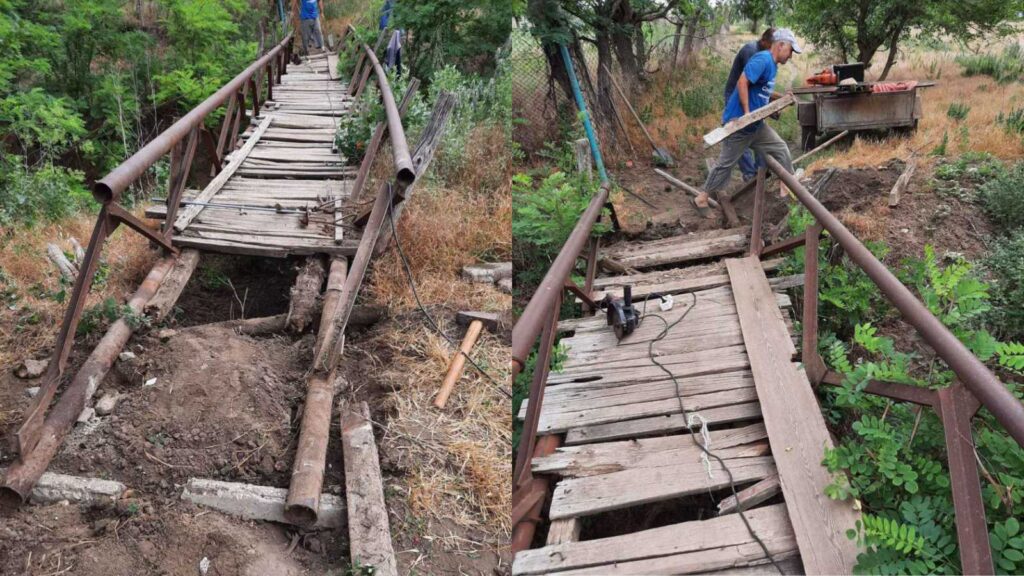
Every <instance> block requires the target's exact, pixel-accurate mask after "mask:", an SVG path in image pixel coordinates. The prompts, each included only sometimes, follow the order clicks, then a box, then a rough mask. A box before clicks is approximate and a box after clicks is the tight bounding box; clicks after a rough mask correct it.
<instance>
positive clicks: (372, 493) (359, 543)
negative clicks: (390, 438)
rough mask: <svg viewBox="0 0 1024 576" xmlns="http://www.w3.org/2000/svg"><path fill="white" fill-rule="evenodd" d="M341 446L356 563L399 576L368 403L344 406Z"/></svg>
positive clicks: (349, 521) (385, 575)
mask: <svg viewBox="0 0 1024 576" xmlns="http://www.w3.org/2000/svg"><path fill="white" fill-rule="evenodd" d="M341 448H342V452H343V455H344V460H345V500H346V504H347V505H348V507H347V510H348V535H349V547H350V549H351V555H350V557H351V558H352V563H353V565H356V564H357V563H358V565H359V566H366V567H373V573H374V574H380V575H381V576H397V574H398V565H397V563H396V562H395V550H394V548H393V547H392V544H391V530H390V528H389V525H388V508H387V504H386V503H385V502H384V484H383V482H382V481H381V475H380V460H379V458H378V457H377V444H376V442H375V441H374V439H373V426H372V425H371V424H370V409H369V407H368V406H367V405H366V402H360V403H359V405H358V406H342V410H341Z"/></svg>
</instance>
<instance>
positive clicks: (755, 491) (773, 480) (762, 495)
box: [718, 474, 782, 516]
mask: <svg viewBox="0 0 1024 576" xmlns="http://www.w3.org/2000/svg"><path fill="white" fill-rule="evenodd" d="M781 491H782V484H781V483H780V482H779V475H778V474H772V475H771V476H769V477H767V478H765V479H764V480H761V481H760V482H758V483H757V484H754V485H753V486H748V487H747V488H744V489H743V490H740V491H739V492H737V493H736V495H735V496H729V497H728V498H726V499H724V500H722V501H721V502H719V503H718V515H719V516H722V515H724V514H732V513H733V512H736V511H737V510H739V509H740V506H742V507H743V509H744V510H750V509H751V508H753V507H754V506H757V505H758V504H760V503H761V502H764V501H765V500H768V499H769V498H771V497H772V496H775V495H776V494H778V493H779V492H781Z"/></svg>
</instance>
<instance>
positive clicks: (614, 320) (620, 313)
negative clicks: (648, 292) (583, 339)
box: [601, 286, 640, 340]
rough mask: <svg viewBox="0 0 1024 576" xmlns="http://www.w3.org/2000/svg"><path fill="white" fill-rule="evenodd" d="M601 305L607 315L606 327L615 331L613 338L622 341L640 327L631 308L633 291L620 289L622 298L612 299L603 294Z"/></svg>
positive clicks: (624, 288) (609, 295) (627, 288)
mask: <svg viewBox="0 0 1024 576" xmlns="http://www.w3.org/2000/svg"><path fill="white" fill-rule="evenodd" d="M601 305H602V306H604V308H605V310H606V312H607V315H608V325H609V326H611V327H612V330H614V331H615V337H616V338H618V339H619V340H622V339H623V338H625V337H626V336H629V335H630V334H632V333H633V330H636V327H637V326H639V325H640V317H639V316H637V313H636V308H635V307H633V289H632V288H631V287H629V286H623V287H622V298H621V299H620V298H612V295H611V294H605V297H604V299H603V300H601Z"/></svg>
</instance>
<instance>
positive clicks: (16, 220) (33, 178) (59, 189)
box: [0, 155, 92, 228]
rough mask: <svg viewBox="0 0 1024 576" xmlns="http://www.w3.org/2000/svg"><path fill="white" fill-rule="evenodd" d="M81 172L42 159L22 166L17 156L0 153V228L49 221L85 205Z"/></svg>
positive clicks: (86, 196) (86, 193)
mask: <svg viewBox="0 0 1024 576" xmlns="http://www.w3.org/2000/svg"><path fill="white" fill-rule="evenodd" d="M84 181H85V176H84V175H83V174H82V173H81V172H79V171H77V170H69V169H67V168H63V167H60V166H54V165H53V164H49V163H46V164H44V165H43V166H42V167H41V168H33V169H29V168H26V167H25V165H24V159H23V158H22V157H21V156H13V155H9V156H2V157H0V228H6V227H9V226H13V225H15V224H25V225H30V226H31V225H33V224H36V223H39V222H52V221H55V220H59V219H61V218H64V217H66V216H70V215H72V214H74V213H75V212H76V211H78V210H80V209H81V208H83V207H84V206H87V205H89V202H90V201H91V200H92V194H90V193H89V191H88V190H87V189H86V188H85V184H84Z"/></svg>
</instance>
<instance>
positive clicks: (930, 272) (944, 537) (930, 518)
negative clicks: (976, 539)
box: [822, 247, 1024, 574]
mask: <svg viewBox="0 0 1024 576" xmlns="http://www.w3.org/2000/svg"><path fill="white" fill-rule="evenodd" d="M899 276H900V279H901V281H903V282H904V283H905V284H907V285H909V286H911V287H912V288H914V289H915V291H916V292H917V293H918V296H919V297H920V298H921V300H922V301H923V302H924V303H925V305H926V306H927V307H928V309H929V310H930V311H931V312H932V313H933V314H935V315H936V316H937V317H938V318H940V319H941V320H942V322H943V323H944V324H945V325H946V327H947V328H949V329H950V330H951V331H952V332H953V334H955V335H956V336H957V337H958V338H959V339H960V340H961V341H962V342H963V343H964V344H965V345H966V346H967V347H968V348H970V349H971V351H972V352H973V353H974V354H975V355H977V356H978V357H979V358H980V359H982V360H983V361H986V362H988V363H989V364H990V366H993V367H1001V368H1002V369H1003V370H1006V371H1014V372H1019V371H1020V370H1021V369H1022V368H1024V345H1021V344H1020V343H1016V342H1005V343H1004V342H999V341H998V340H996V339H995V338H994V337H993V336H992V335H991V334H990V333H989V331H988V328H987V325H986V319H987V318H988V312H989V311H990V309H991V303H990V298H989V286H988V285H987V284H985V283H984V282H982V281H981V280H980V279H979V278H978V276H977V274H976V270H975V269H974V267H973V266H971V264H970V263H968V262H966V261H965V260H963V259H962V258H960V257H956V258H952V259H947V261H945V262H942V261H940V260H939V258H938V257H937V256H936V255H935V252H934V250H933V249H932V248H931V247H926V248H925V253H924V257H923V258H920V259H913V260H908V261H906V262H904V263H903V265H902V268H901V270H900V271H899ZM853 331H854V334H853V337H852V345H847V344H845V343H843V342H842V341H841V340H839V339H838V338H836V337H835V336H834V335H832V336H827V337H825V338H823V340H822V347H823V356H824V358H825V360H826V363H827V364H828V365H829V366H830V367H832V369H834V370H835V371H837V372H839V373H840V374H842V375H843V376H844V380H843V383H842V385H841V386H839V387H837V388H835V389H833V390H830V391H829V392H828V393H826V395H825V397H824V401H823V407H824V408H825V410H826V413H827V414H829V415H830V418H831V419H832V421H833V424H834V425H835V426H836V427H838V428H839V429H848V430H850V433H849V434H848V435H846V436H845V437H843V438H841V439H840V441H839V442H838V443H837V444H836V446H835V447H834V448H833V449H830V450H827V451H826V456H825V459H824V464H825V466H826V467H827V468H828V469H829V471H831V472H833V473H835V476H834V478H835V480H834V482H833V483H832V484H830V485H829V486H828V487H827V488H826V494H827V495H828V496H830V497H832V498H837V499H839V498H849V497H853V498H858V499H860V500H861V502H862V504H863V505H864V508H865V510H866V512H868V513H866V514H865V515H864V519H863V523H862V524H859V525H858V526H857V527H856V530H851V531H850V532H849V534H848V535H849V536H850V537H851V538H856V539H857V540H858V542H859V543H860V544H861V545H862V546H864V552H863V553H862V554H861V555H859V556H858V564H857V567H856V569H855V573H858V574H931V573H958V571H959V553H958V550H957V540H956V527H955V522H954V513H953V504H952V498H951V492H950V480H949V474H948V471H947V469H946V458H945V437H944V432H943V428H942V424H941V422H939V420H938V418H937V417H936V416H935V415H934V413H933V412H932V411H930V410H916V409H914V408H912V407H911V406H910V405H908V404H904V403H893V402H892V401H890V400H887V399H884V398H882V397H878V396H874V395H870V394H865V393H864V388H865V387H866V386H867V383H868V382H869V381H871V380H879V381H884V382H897V383H901V384H907V385H911V386H920V387H928V388H941V387H944V386H948V385H949V384H950V383H952V381H953V378H954V375H953V373H952V371H951V370H949V368H948V367H947V366H946V365H945V364H944V363H943V362H942V361H941V360H939V359H937V358H935V359H930V360H923V359H921V358H918V357H917V356H916V355H915V354H910V353H903V352H900V351H898V350H897V349H896V346H895V342H894V341H893V339H891V338H889V337H886V336H883V335H881V334H880V333H879V331H878V329H877V328H876V327H875V326H873V325H871V324H867V323H859V324H857V325H855V326H854V330H853ZM1014 393H1015V394H1016V395H1017V396H1018V397H1020V396H1021V395H1022V393H1021V390H1020V389H1019V387H1018V388H1016V389H1014ZM975 429H976V444H977V451H978V456H979V458H980V460H981V461H982V462H983V463H984V465H985V467H986V470H988V471H989V472H990V474H991V477H992V478H993V481H992V482H991V483H989V485H987V486H985V487H984V489H983V497H984V500H985V505H986V514H987V517H988V519H989V522H990V523H991V524H992V531H991V534H992V538H993V551H994V554H995V558H996V561H997V564H998V563H999V560H1000V559H1001V558H1003V557H1004V556H1003V555H1002V554H1004V552H1003V551H1004V550H1009V552H1008V555H1009V558H1008V559H1007V563H1006V564H1005V565H1003V564H1000V565H999V567H1000V568H1001V569H1005V570H1012V569H1011V568H1008V566H1010V563H1013V562H1015V561H1014V560H1013V558H1015V557H1016V554H1015V553H1014V552H1015V551H1016V550H1017V549H1016V548H1014V547H1013V546H1012V545H1011V546H1009V547H1007V546H1006V542H1008V541H1009V540H1010V538H1002V536H1005V534H1001V532H1005V533H1010V532H1012V531H1013V530H1012V528H1013V523H1012V522H1010V523H1009V525H1008V526H1006V523H1007V522H1008V519H1010V518H1013V517H1014V513H1015V512H1014V506H1015V504H1016V503H1017V501H1018V500H1020V499H1021V497H1020V496H1019V495H1015V494H1014V491H1015V490H1016V488H1017V487H1018V486H1022V485H1024V450H1022V449H1021V448H1020V447H1019V446H1017V444H1016V443H1015V442H1014V441H1013V440H1012V439H1011V438H1010V437H1009V436H1008V435H1007V434H1006V432H1005V431H1003V429H1002V428H1001V427H999V426H998V425H997V424H995V423H994V420H993V419H992V417H991V415H989V414H987V413H981V414H979V416H978V417H976V419H975ZM1001 525H1002V526H1004V528H1000V526H1001ZM1000 538H1002V540H1000ZM1014 566H1016V564H1015V565H1014Z"/></svg>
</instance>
